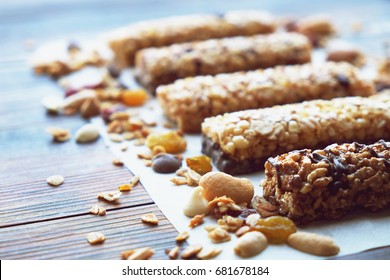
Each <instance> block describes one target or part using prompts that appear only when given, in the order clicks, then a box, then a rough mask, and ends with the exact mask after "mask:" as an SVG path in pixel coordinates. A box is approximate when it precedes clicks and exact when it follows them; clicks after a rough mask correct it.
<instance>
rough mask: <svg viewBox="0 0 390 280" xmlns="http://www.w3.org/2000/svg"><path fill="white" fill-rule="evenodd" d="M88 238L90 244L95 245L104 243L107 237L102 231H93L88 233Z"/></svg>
mask: <svg viewBox="0 0 390 280" xmlns="http://www.w3.org/2000/svg"><path fill="white" fill-rule="evenodd" d="M87 240H88V242H89V244H92V245H94V244H100V243H103V242H104V240H106V237H105V236H104V234H103V233H101V232H91V233H88V235H87Z"/></svg>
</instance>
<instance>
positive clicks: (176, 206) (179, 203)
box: [93, 99, 390, 260]
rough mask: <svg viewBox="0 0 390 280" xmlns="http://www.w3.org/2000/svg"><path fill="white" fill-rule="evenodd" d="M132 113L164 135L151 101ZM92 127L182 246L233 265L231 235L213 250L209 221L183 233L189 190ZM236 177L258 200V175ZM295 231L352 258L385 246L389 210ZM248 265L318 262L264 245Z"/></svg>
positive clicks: (193, 145)
mask: <svg viewBox="0 0 390 280" xmlns="http://www.w3.org/2000/svg"><path fill="white" fill-rule="evenodd" d="M138 110H139V113H140V115H141V116H142V118H144V119H147V120H150V121H152V120H153V121H157V122H158V124H159V126H158V127H157V128H156V130H164V128H162V123H163V122H164V117H163V115H162V112H161V109H160V107H159V105H158V104H157V102H156V100H154V99H153V100H150V101H149V103H148V104H147V105H146V106H143V107H142V108H139V109H138ZM93 123H95V124H97V125H98V126H99V127H100V130H101V135H102V137H103V138H104V140H105V142H106V144H107V146H108V147H109V149H110V150H111V151H112V152H113V153H114V154H115V155H116V156H117V157H118V158H120V159H122V160H123V162H124V163H125V165H126V167H127V168H129V169H130V171H131V172H132V173H134V174H136V175H139V176H140V181H141V183H142V185H143V186H144V187H145V189H146V190H147V192H148V193H149V194H150V196H151V198H152V199H153V200H154V202H155V203H156V204H157V206H158V207H159V208H160V210H161V211H162V212H163V213H164V215H165V216H166V217H167V219H168V220H169V221H170V222H171V223H172V225H173V226H174V227H175V228H176V229H177V230H178V231H179V232H183V231H188V232H189V234H190V238H189V239H188V242H189V243H190V244H202V245H203V246H207V247H210V246H212V247H218V248H221V249H222V253H221V254H220V255H219V256H218V257H217V258H216V259H225V260H234V259H238V257H237V256H236V255H235V254H234V250H233V248H234V245H235V243H236V240H237V238H236V236H235V235H234V234H231V236H232V240H231V241H230V242H226V243H221V244H213V243H211V242H210V240H209V239H208V237H207V232H206V230H205V229H204V226H205V225H207V224H215V223H216V221H215V219H212V218H210V217H206V219H205V224H203V225H201V226H198V227H196V228H194V229H191V228H189V227H188V224H189V221H190V218H188V217H186V216H185V215H184V214H183V208H184V205H185V204H186V202H187V201H188V199H189V197H190V195H191V192H192V190H193V187H189V186H186V185H184V186H175V185H174V184H172V183H171V182H170V179H171V178H172V177H174V176H175V174H157V173H155V172H154V171H153V170H152V169H151V168H150V167H146V166H145V165H144V164H143V162H142V160H140V159H138V158H137V153H145V152H148V148H147V147H145V146H135V145H133V144H132V142H129V148H128V149H127V151H125V152H123V151H121V149H120V146H121V144H120V143H113V142H111V141H110V140H109V139H108V134H107V132H106V126H105V124H104V123H103V121H102V120H101V119H100V118H95V119H93ZM185 138H186V140H187V151H186V152H185V153H184V154H183V156H184V157H191V156H198V155H201V140H200V135H185ZM183 164H185V162H184V163H183ZM214 169H215V168H214ZM215 170H216V169H215ZM242 177H246V178H248V179H250V180H251V181H252V183H253V185H254V186H255V191H256V193H257V194H259V195H261V194H262V189H261V187H260V182H261V180H262V179H263V178H264V173H263V172H258V173H254V174H250V175H247V176H242ZM298 230H304V231H309V232H315V233H320V234H324V235H327V236H331V237H333V238H334V239H335V241H336V242H337V244H338V245H339V246H340V249H341V251H340V254H339V255H346V254H351V253H356V252H360V251H363V250H367V249H370V248H374V247H380V246H386V245H389V244H390V209H389V210H385V211H382V212H379V213H369V212H365V211H358V212H355V213H353V214H351V215H348V216H347V217H345V218H344V219H342V220H340V221H326V222H316V223H312V224H310V225H308V226H305V227H304V228H299V229H298ZM169 249H171V248H169ZM252 259H320V257H316V256H312V255H309V254H305V253H302V252H300V251H297V250H295V249H293V248H290V247H289V246H288V245H269V246H268V248H267V249H266V250H264V251H263V252H262V253H261V254H260V255H258V256H256V257H253V258H252Z"/></svg>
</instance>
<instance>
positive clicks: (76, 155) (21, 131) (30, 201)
mask: <svg viewBox="0 0 390 280" xmlns="http://www.w3.org/2000/svg"><path fill="white" fill-rule="evenodd" d="M80 122H81V123H83V121H82V120H80V119H79V120H78V122H75V125H77V127H79V126H80V124H79V123H80ZM71 124H72V125H73V123H71ZM58 125H60V123H58ZM61 125H63V126H65V127H69V122H67V121H66V119H64V120H63V124H62V123H61ZM44 127H46V124H43V125H40V126H37V127H28V128H18V129H14V130H7V131H1V132H0V142H1V143H3V147H4V151H3V152H2V158H3V159H4V162H3V164H2V165H1V166H0V226H5V225H11V224H19V223H22V222H31V221H36V220H44V219H51V218H58V217H64V216H68V215H75V214H81V213H86V212H87V211H88V209H89V207H91V206H92V205H93V204H95V203H97V199H96V195H97V194H98V193H99V192H103V191H111V190H115V189H116V187H117V186H118V185H120V184H123V183H126V182H128V181H129V180H130V178H131V176H132V175H131V173H130V172H129V171H128V170H127V169H126V168H123V167H116V166H114V165H112V159H113V155H112V154H111V152H110V151H109V150H108V149H106V147H105V146H104V143H103V140H99V141H96V142H94V143H91V144H76V143H75V142H74V141H73V140H72V141H68V142H65V143H53V142H52V141H51V140H50V136H49V135H46V134H45V133H44ZM72 130H73V132H74V131H75V129H72ZM53 174H60V175H62V176H64V177H65V180H66V181H65V183H64V184H63V185H61V186H59V187H57V188H54V187H51V186H49V185H47V183H46V178H47V177H49V176H51V175H53ZM151 202H152V200H151V199H150V197H149V196H148V194H147V193H146V191H145V190H144V188H143V187H141V186H138V187H135V188H134V189H133V190H132V191H131V193H128V194H124V195H123V198H122V199H121V203H120V204H117V205H114V204H107V205H106V206H107V208H108V209H111V208H117V207H126V206H135V205H142V204H145V203H151ZM103 204H104V203H103Z"/></svg>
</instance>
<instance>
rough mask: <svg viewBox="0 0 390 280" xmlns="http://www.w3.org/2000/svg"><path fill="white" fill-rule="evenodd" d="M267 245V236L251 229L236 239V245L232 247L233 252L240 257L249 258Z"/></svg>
mask: <svg viewBox="0 0 390 280" xmlns="http://www.w3.org/2000/svg"><path fill="white" fill-rule="evenodd" d="M267 245H268V242H267V238H266V237H265V235H264V234H262V233H261V232H257V231H251V232H248V233H245V234H244V235H243V236H241V237H240V238H239V239H238V241H237V243H236V246H235V247H234V252H235V253H236V255H238V256H240V257H242V258H250V257H253V256H256V255H258V254H260V253H261V252H262V251H263V250H264V249H265V248H266V247H267Z"/></svg>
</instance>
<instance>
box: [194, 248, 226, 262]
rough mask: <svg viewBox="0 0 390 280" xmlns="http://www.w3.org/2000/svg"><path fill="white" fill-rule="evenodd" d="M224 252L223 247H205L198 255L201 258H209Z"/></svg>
mask: <svg viewBox="0 0 390 280" xmlns="http://www.w3.org/2000/svg"><path fill="white" fill-rule="evenodd" d="M221 252H222V249H217V248H203V249H202V250H201V251H200V252H199V253H198V254H196V257H197V258H198V259H201V260H209V259H212V258H215V257H216V256H218V255H219V254H220V253H221Z"/></svg>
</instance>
